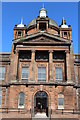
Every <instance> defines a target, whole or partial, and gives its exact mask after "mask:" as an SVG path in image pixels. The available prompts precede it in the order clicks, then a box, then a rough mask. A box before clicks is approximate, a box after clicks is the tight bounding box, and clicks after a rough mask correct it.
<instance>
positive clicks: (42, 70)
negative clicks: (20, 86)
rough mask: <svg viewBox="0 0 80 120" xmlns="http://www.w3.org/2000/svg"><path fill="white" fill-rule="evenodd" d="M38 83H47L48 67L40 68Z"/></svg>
mask: <svg viewBox="0 0 80 120" xmlns="http://www.w3.org/2000/svg"><path fill="white" fill-rule="evenodd" d="M38 81H39V82H44V81H46V67H38Z"/></svg>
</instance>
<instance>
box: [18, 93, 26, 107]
mask: <svg viewBox="0 0 80 120" xmlns="http://www.w3.org/2000/svg"><path fill="white" fill-rule="evenodd" d="M24 99H25V94H24V93H23V92H21V93H19V99H18V108H24Z"/></svg>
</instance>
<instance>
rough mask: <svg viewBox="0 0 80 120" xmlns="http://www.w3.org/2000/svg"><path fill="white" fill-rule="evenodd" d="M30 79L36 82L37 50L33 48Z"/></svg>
mask: <svg viewBox="0 0 80 120" xmlns="http://www.w3.org/2000/svg"><path fill="white" fill-rule="evenodd" d="M30 81H34V82H35V50H32V54H31V76H30Z"/></svg>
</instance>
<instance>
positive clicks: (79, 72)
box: [79, 68, 80, 78]
mask: <svg viewBox="0 0 80 120" xmlns="http://www.w3.org/2000/svg"><path fill="white" fill-rule="evenodd" d="M79 78H80V68H79Z"/></svg>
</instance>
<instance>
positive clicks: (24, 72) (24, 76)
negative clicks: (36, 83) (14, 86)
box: [21, 67, 29, 81]
mask: <svg viewBox="0 0 80 120" xmlns="http://www.w3.org/2000/svg"><path fill="white" fill-rule="evenodd" d="M28 76H29V67H22V76H21V79H22V80H27V81H28Z"/></svg>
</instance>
